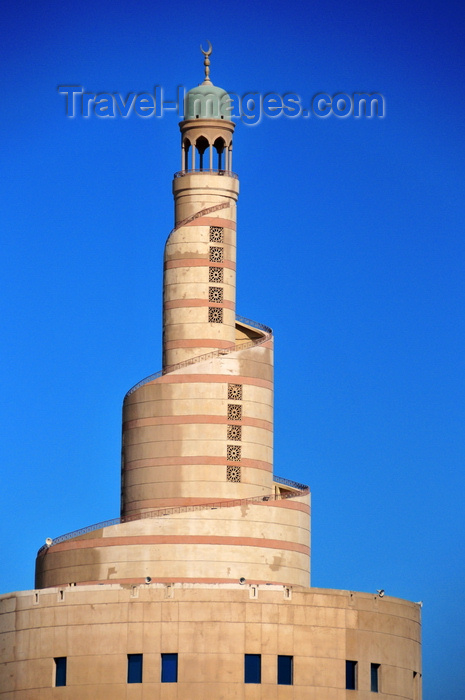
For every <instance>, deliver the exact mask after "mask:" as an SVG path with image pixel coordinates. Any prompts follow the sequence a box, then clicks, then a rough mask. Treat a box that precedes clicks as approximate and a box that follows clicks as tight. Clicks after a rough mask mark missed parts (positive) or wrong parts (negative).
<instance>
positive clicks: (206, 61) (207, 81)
mask: <svg viewBox="0 0 465 700" xmlns="http://www.w3.org/2000/svg"><path fill="white" fill-rule="evenodd" d="M207 41H208V39H207ZM208 47H209V48H208V49H207V50H206V51H205V50H204V49H203V48H202V44H200V50H201V52H202V53H203V55H204V56H205V58H204V59H203V65H204V66H205V79H204V81H203V83H202V85H211V84H212V81H211V80H210V58H209V56H210V54H211V52H212V48H213V47H212V45H211V43H210V42H209V41H208Z"/></svg>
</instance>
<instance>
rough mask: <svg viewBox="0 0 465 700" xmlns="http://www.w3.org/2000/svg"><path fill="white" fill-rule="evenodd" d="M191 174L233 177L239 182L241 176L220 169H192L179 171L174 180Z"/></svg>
mask: <svg viewBox="0 0 465 700" xmlns="http://www.w3.org/2000/svg"><path fill="white" fill-rule="evenodd" d="M191 173H205V174H206V175H226V176H227V177H233V178H234V179H235V180H239V175H238V174H237V173H233V171H232V170H218V168H202V169H200V168H191V169H190V170H178V172H177V173H174V179H176V178H178V177H184V176H185V175H190V174H191Z"/></svg>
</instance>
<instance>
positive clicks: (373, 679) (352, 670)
mask: <svg viewBox="0 0 465 700" xmlns="http://www.w3.org/2000/svg"><path fill="white" fill-rule="evenodd" d="M379 677H380V664H370V690H371V692H372V693H378V692H379ZM357 689H358V663H357V661H349V660H348V661H346V690H357Z"/></svg>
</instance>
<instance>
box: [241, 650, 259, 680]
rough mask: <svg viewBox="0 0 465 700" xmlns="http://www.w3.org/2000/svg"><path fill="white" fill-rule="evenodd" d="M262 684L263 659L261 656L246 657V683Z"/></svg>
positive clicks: (250, 655)
mask: <svg viewBox="0 0 465 700" xmlns="http://www.w3.org/2000/svg"><path fill="white" fill-rule="evenodd" d="M261 682H262V657H261V654H245V655H244V683H261Z"/></svg>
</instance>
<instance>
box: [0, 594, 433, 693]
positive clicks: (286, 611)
mask: <svg viewBox="0 0 465 700" xmlns="http://www.w3.org/2000/svg"><path fill="white" fill-rule="evenodd" d="M0 635H1V636H0V640H1V642H0V644H1V649H2V664H1V665H0V698H2V700H3V698H5V700H7V699H8V700H49V699H52V698H56V697H62V698H68V700H87V699H88V700H109V699H110V698H111V700H123V698H124V699H126V698H138V699H140V700H145V699H147V700H148V699H149V698H150V699H151V700H152V699H153V698H155V699H159V700H161V699H165V698H166V699H168V698H170V699H171V698H172V699H174V698H178V699H181V698H182V699H183V700H205V699H206V698H214V699H215V700H216V699H220V698H221V699H222V700H233V699H234V700H242V699H244V700H246V699H247V700H255V699H256V700H259V699H260V700H270V698H271V699H274V700H281V699H282V700H284V699H286V700H287V699H289V698H292V699H293V700H300V699H302V700H304V699H305V700H307V699H308V698H314V699H315V700H345V699H346V698H352V700H368V698H370V700H373V698H374V697H380V698H383V700H394V698H395V700H420V698H421V688H420V687H419V686H420V683H421V661H420V610H419V606H418V605H416V604H414V603H409V602H407V601H404V600H400V599H397V598H390V597H384V598H379V597H378V596H376V595H369V594H366V593H353V592H349V591H334V590H325V589H311V588H307V589H304V588H288V587H285V586H249V585H247V584H245V585H243V586H240V585H237V584H236V585H233V584H225V585H210V586H208V585H199V584H196V585H186V584H176V585H161V584H158V585H153V584H150V585H140V586H134V587H132V586H130V585H128V586H119V585H104V586H89V587H87V586H83V587H79V586H77V587H71V588H63V589H58V588H57V589H48V590H46V591H25V592H21V593H16V594H10V595H4V596H1V597H0ZM128 653H130V654H131V653H137V654H140V653H141V654H143V682H142V684H129V685H128V684H127V654H128ZM161 653H177V654H178V682H177V683H163V684H162V683H160V654H161ZM246 653H250V654H261V665H262V678H261V683H260V684H244V654H246ZM277 655H287V656H293V658H294V679H293V681H294V682H293V685H292V686H285V685H277V682H276V680H277V676H276V664H277ZM61 656H66V657H67V659H68V673H67V687H66V688H60V689H54V688H53V687H52V686H53V679H54V661H53V659H54V657H61ZM346 659H349V660H355V661H357V662H358V689H357V690H355V691H352V690H351V691H347V690H346V689H345V661H346ZM371 663H377V664H380V693H379V694H378V695H376V694H374V693H371V692H370V664H371ZM415 673H416V674H417V675H416V678H414V674H415ZM415 684H417V689H416V691H415ZM415 692H417V693H418V694H417V695H415Z"/></svg>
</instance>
